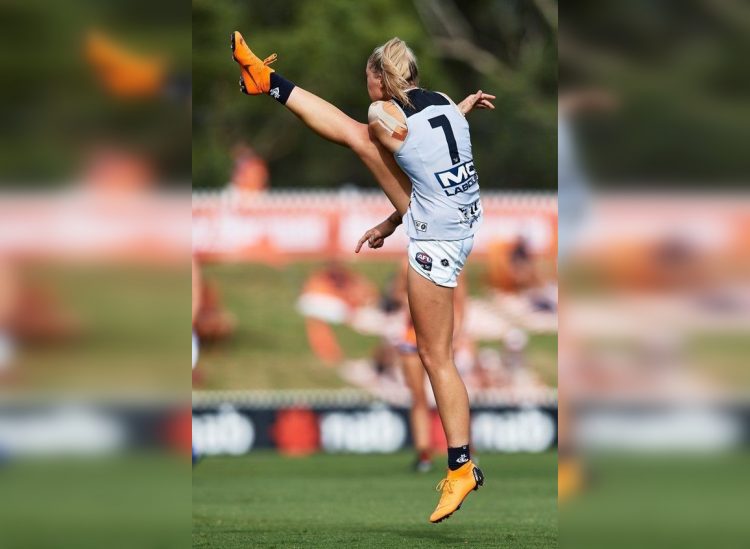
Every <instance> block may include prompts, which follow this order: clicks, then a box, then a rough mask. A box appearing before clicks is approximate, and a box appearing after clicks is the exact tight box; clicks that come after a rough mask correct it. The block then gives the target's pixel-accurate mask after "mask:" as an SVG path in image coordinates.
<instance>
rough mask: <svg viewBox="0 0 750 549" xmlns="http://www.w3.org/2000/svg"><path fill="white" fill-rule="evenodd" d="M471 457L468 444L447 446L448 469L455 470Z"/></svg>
mask: <svg viewBox="0 0 750 549" xmlns="http://www.w3.org/2000/svg"><path fill="white" fill-rule="evenodd" d="M470 459H471V454H470V453H469V445H468V444H467V445H466V446H459V447H458V448H448V469H450V470H451V471H455V470H456V469H458V468H459V467H461V466H462V465H463V464H464V463H468V461H469V460H470Z"/></svg>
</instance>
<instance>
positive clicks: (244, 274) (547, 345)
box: [199, 261, 557, 390]
mask: <svg viewBox="0 0 750 549" xmlns="http://www.w3.org/2000/svg"><path fill="white" fill-rule="evenodd" d="M321 265H322V263H321V262H312V261H309V262H295V263H291V264H289V265H285V266H284V267H280V268H276V267H269V266H265V265H260V264H247V263H242V264H213V265H206V266H205V267H204V276H205V277H206V279H207V280H209V281H211V282H213V283H215V284H216V285H217V287H218V288H219V289H220V292H221V296H222V302H223V304H224V306H225V307H226V308H227V309H228V310H229V311H231V312H232V313H233V314H234V315H235V317H236V319H237V331H236V333H235V334H234V337H233V338H232V339H231V340H229V341H225V342H222V343H219V344H215V345H204V346H203V347H202V348H201V367H200V369H199V375H200V376H201V380H200V388H201V389H205V390H209V389H290V388H294V389H314V388H340V387H344V386H346V384H345V383H344V382H343V381H342V380H341V378H340V377H339V376H338V375H337V373H336V371H335V369H333V368H329V367H326V366H325V365H324V364H323V363H322V362H321V361H319V360H318V359H317V358H316V357H315V356H314V355H313V353H312V351H311V350H310V348H309V346H308V343H307V338H306V335H305V328H304V319H303V318H302V316H301V315H300V314H299V313H298V312H297V311H296V310H295V303H296V300H297V298H298V297H299V293H300V290H301V288H302V286H303V284H304V282H305V280H306V278H307V277H308V276H309V275H310V273H312V272H313V271H314V270H316V269H317V268H319V267H320V266H321ZM350 266H351V267H352V268H353V269H354V270H356V271H357V272H359V273H361V274H363V275H365V276H367V278H368V279H369V280H371V281H372V282H373V283H375V284H376V285H377V286H378V288H383V287H384V286H385V283H386V281H387V280H388V279H389V277H391V276H392V275H393V274H394V273H395V271H396V269H397V262H370V261H360V262H352V263H350ZM466 273H467V276H468V277H469V288H470V291H471V292H472V294H474V295H481V294H480V292H481V290H482V289H483V288H484V287H485V284H484V283H483V279H484V276H485V274H484V265H482V264H481V263H479V262H474V263H470V264H469V266H468V268H467V271H466ZM334 329H335V331H336V334H337V336H338V338H339V342H340V343H341V346H342V348H343V350H344V352H345V355H346V357H347V358H364V357H369V356H370V355H371V353H372V349H373V348H374V347H375V346H376V345H377V343H378V338H376V337H370V336H364V335H361V334H358V333H356V332H354V331H353V330H351V329H349V328H348V327H346V326H338V327H335V328H334ZM486 344H487V345H494V346H498V345H499V344H498V343H497V342H494V343H486ZM528 359H529V363H530V364H531V365H532V368H533V369H534V370H535V371H536V372H538V373H539V375H540V376H541V377H542V379H543V380H544V381H545V382H546V383H548V384H550V385H552V386H556V385H557V334H549V335H532V336H531V337H530V342H529V347H528Z"/></svg>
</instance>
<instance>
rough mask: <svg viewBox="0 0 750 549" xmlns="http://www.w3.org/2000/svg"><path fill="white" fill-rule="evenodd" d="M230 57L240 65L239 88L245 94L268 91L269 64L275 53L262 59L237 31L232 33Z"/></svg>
mask: <svg viewBox="0 0 750 549" xmlns="http://www.w3.org/2000/svg"><path fill="white" fill-rule="evenodd" d="M232 59H234V60H235V61H237V63H238V64H239V65H240V67H242V78H240V88H241V89H242V91H243V93H246V94H247V95H260V94H263V93H268V92H269V91H270V89H271V73H272V72H274V71H273V69H272V68H271V67H269V66H268V65H270V64H271V63H273V62H274V61H276V54H275V53H272V54H271V55H269V56H268V57H266V58H265V59H264V60H263V61H261V60H260V57H258V56H257V55H255V54H254V53H253V52H252V50H251V49H250V48H249V47H248V46H247V43H246V42H245V39H244V38H242V35H241V34H240V33H239V32H238V31H234V32H233V33H232Z"/></svg>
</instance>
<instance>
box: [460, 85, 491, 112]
mask: <svg viewBox="0 0 750 549" xmlns="http://www.w3.org/2000/svg"><path fill="white" fill-rule="evenodd" d="M494 100H495V96H494V95H491V94H489V93H484V92H483V91H482V90H479V91H477V93H472V94H471V95H468V96H467V97H466V99H464V100H463V101H461V102H460V103H459V104H458V105H456V106H457V107H458V110H460V111H461V114H463V115H464V116H466V115H467V114H468V113H470V112H471V111H472V110H473V109H490V110H494V109H495V105H493V104H492V101H494Z"/></svg>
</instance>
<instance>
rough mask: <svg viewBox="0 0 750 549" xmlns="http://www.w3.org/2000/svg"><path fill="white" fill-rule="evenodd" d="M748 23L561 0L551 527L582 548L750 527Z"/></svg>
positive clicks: (733, 17) (720, 8)
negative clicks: (555, 523) (556, 460)
mask: <svg viewBox="0 0 750 549" xmlns="http://www.w3.org/2000/svg"><path fill="white" fill-rule="evenodd" d="M749 25H750V5H748V3H747V2H740V1H731V0H729V1H724V2H712V1H701V0H694V1H685V2H666V1H664V2H661V1H644V2H639V1H636V2H618V1H609V2H587V1H572V2H566V4H565V6H564V8H563V9H561V11H560V33H559V51H560V57H559V67H560V92H559V127H558V131H559V135H558V173H559V181H558V185H559V191H558V192H559V197H560V209H559V210H560V211H559V214H560V233H561V235H562V236H561V239H560V240H561V247H560V249H561V295H560V299H561V302H562V303H563V306H562V307H561V310H560V326H561V330H560V339H559V342H560V349H559V351H560V352H559V359H560V362H559V377H560V380H561V383H560V425H561V429H560V432H561V439H560V445H561V446H560V449H561V452H562V453H563V454H564V456H563V457H562V458H561V460H560V485H559V490H560V498H561V500H562V501H563V502H564V504H563V505H562V506H561V513H560V524H561V535H563V533H564V535H565V536H566V537H567V539H568V540H569V541H570V542H571V543H572V544H574V545H575V546H578V547H583V546H591V547H598V546H601V544H602V543H605V542H606V543H607V545H608V546H612V545H613V544H619V545H620V546H623V547H631V546H634V545H636V544H637V545H639V546H658V547H664V546H680V547H699V546H704V545H705V544H707V543H717V542H718V543H720V544H722V545H725V546H732V545H736V544H738V543H742V542H741V541H740V540H741V539H743V538H746V536H747V529H746V526H745V525H746V523H745V521H744V519H741V518H740V515H741V513H742V512H741V511H740V509H741V507H742V506H741V505H739V504H738V502H739V498H740V497H741V493H743V492H744V491H746V489H747V484H746V482H745V481H744V479H746V478H747V472H748V465H749V463H748V459H747V458H748V454H747V443H748V432H749V431H748V427H749V424H748V421H747V417H748V416H747V409H748V408H747V396H748V387H749V385H748V384H749V382H750V378H748V370H747V356H748V355H747V353H748V351H749V350H750V348H749V347H748V342H749V341H750V339H749V338H748V330H749V329H750V300H748V298H749V297H750V293H749V292H748V290H749V289H750V288H749V287H748V280H749V278H748V274H749V273H750V272H749V271H748V267H749V266H750V263H749V259H750V239H748V234H750V233H748V221H750V200H749V198H748V195H747V181H748V176H749V175H750V169H749V168H750V165H749V164H748V155H747V154H746V147H745V143H746V142H747V139H748V137H749V135H748V132H749V131H750V103H749V102H748V83H749V82H750V80H748V77H749V76H750V72H749V71H748V67H747V63H745V62H744V61H743V59H744V57H745V56H746V54H747V52H748V45H749V43H748V30H749V29H750V26H749ZM613 540H614V541H613Z"/></svg>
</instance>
